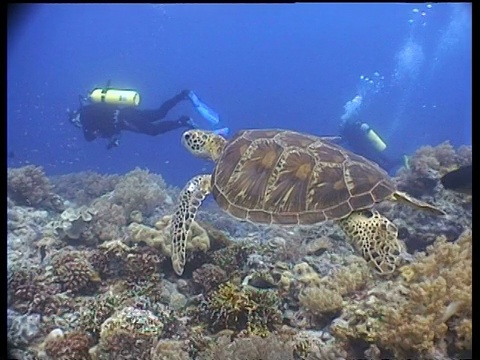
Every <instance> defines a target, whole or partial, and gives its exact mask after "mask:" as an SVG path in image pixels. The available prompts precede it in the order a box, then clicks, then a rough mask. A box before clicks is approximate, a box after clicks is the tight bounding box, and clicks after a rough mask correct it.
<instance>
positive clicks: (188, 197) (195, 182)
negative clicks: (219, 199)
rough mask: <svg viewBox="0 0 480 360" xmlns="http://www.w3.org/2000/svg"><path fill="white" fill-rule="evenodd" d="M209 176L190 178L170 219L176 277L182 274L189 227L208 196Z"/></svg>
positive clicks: (173, 264) (209, 188)
mask: <svg viewBox="0 0 480 360" xmlns="http://www.w3.org/2000/svg"><path fill="white" fill-rule="evenodd" d="M210 191H211V175H198V176H195V177H194V178H192V179H191V180H190V181H189V182H188V183H187V185H185V187H184V188H183V189H182V191H181V192H180V196H179V199H178V205H177V210H176V211H175V214H174V215H173V217H172V223H171V226H170V238H171V239H172V255H171V256H172V266H173V270H175V272H176V273H177V274H178V275H182V274H183V268H184V267H185V251H186V245H187V240H188V237H189V235H190V226H191V225H192V221H193V220H194V219H195V216H196V215H197V211H198V209H199V208H200V205H202V201H203V200H204V199H205V197H206V196H207V195H208V194H210Z"/></svg>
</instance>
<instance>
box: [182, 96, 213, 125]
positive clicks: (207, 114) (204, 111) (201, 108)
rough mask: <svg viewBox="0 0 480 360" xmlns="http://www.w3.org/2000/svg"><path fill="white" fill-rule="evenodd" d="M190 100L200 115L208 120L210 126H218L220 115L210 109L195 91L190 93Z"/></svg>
mask: <svg viewBox="0 0 480 360" xmlns="http://www.w3.org/2000/svg"><path fill="white" fill-rule="evenodd" d="M188 98H189V99H190V100H191V101H192V103H193V106H195V109H197V111H198V113H199V114H200V115H202V117H203V118H204V119H205V120H207V121H208V122H209V123H210V124H212V125H216V124H218V122H219V121H220V117H219V116H218V114H217V113H216V112H215V111H214V110H213V109H212V108H210V107H209V106H208V105H207V104H205V103H204V102H203V101H201V100H200V99H199V97H198V96H197V94H195V93H194V92H193V91H190V92H189V93H188Z"/></svg>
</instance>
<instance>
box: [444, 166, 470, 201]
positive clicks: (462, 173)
mask: <svg viewBox="0 0 480 360" xmlns="http://www.w3.org/2000/svg"><path fill="white" fill-rule="evenodd" d="M440 181H441V183H442V185H443V187H444V188H445V189H449V190H454V191H458V192H461V193H464V194H469V195H471V194H472V165H465V166H462V167H460V168H458V169H457V170H453V171H450V172H449V173H447V174H445V175H443V176H442V177H441V178H440Z"/></svg>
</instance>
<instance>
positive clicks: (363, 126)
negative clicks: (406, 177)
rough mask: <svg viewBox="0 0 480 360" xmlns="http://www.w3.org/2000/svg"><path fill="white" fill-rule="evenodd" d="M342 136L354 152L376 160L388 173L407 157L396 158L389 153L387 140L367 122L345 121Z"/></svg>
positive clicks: (342, 139) (401, 163)
mask: <svg viewBox="0 0 480 360" xmlns="http://www.w3.org/2000/svg"><path fill="white" fill-rule="evenodd" d="M340 137H341V141H342V142H344V143H346V144H347V146H348V147H350V148H351V150H353V152H355V153H357V154H359V155H362V156H364V157H366V158H367V159H369V160H372V161H374V162H376V163H377V164H378V165H380V166H381V167H382V168H384V169H385V170H386V171H387V172H388V173H391V172H392V171H393V170H395V169H396V168H397V167H400V166H402V165H404V163H405V157H403V156H402V157H399V158H396V157H393V156H391V155H389V154H388V152H387V145H386V144H385V142H384V141H383V140H382V138H381V137H380V136H379V135H378V134H377V133H376V132H375V131H374V130H373V129H372V128H371V127H370V125H368V124H367V123H365V122H361V121H358V120H357V121H343V122H342V124H341V125H340Z"/></svg>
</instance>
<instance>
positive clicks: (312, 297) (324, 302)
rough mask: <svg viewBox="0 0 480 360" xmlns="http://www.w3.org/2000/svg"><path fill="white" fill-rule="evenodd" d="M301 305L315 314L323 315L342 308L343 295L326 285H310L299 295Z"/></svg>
mask: <svg viewBox="0 0 480 360" xmlns="http://www.w3.org/2000/svg"><path fill="white" fill-rule="evenodd" d="M298 300H299V301H300V305H301V306H302V307H304V308H305V309H307V310H308V311H309V312H310V313H312V314H313V315H323V314H327V313H332V312H335V311H338V310H340V309H341V308H342V301H343V300H342V296H341V295H340V294H339V293H338V292H337V291H335V290H331V289H328V288H327V287H325V286H322V287H313V286H309V287H306V288H305V289H303V290H302V291H301V292H300V294H299V295H298Z"/></svg>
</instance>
